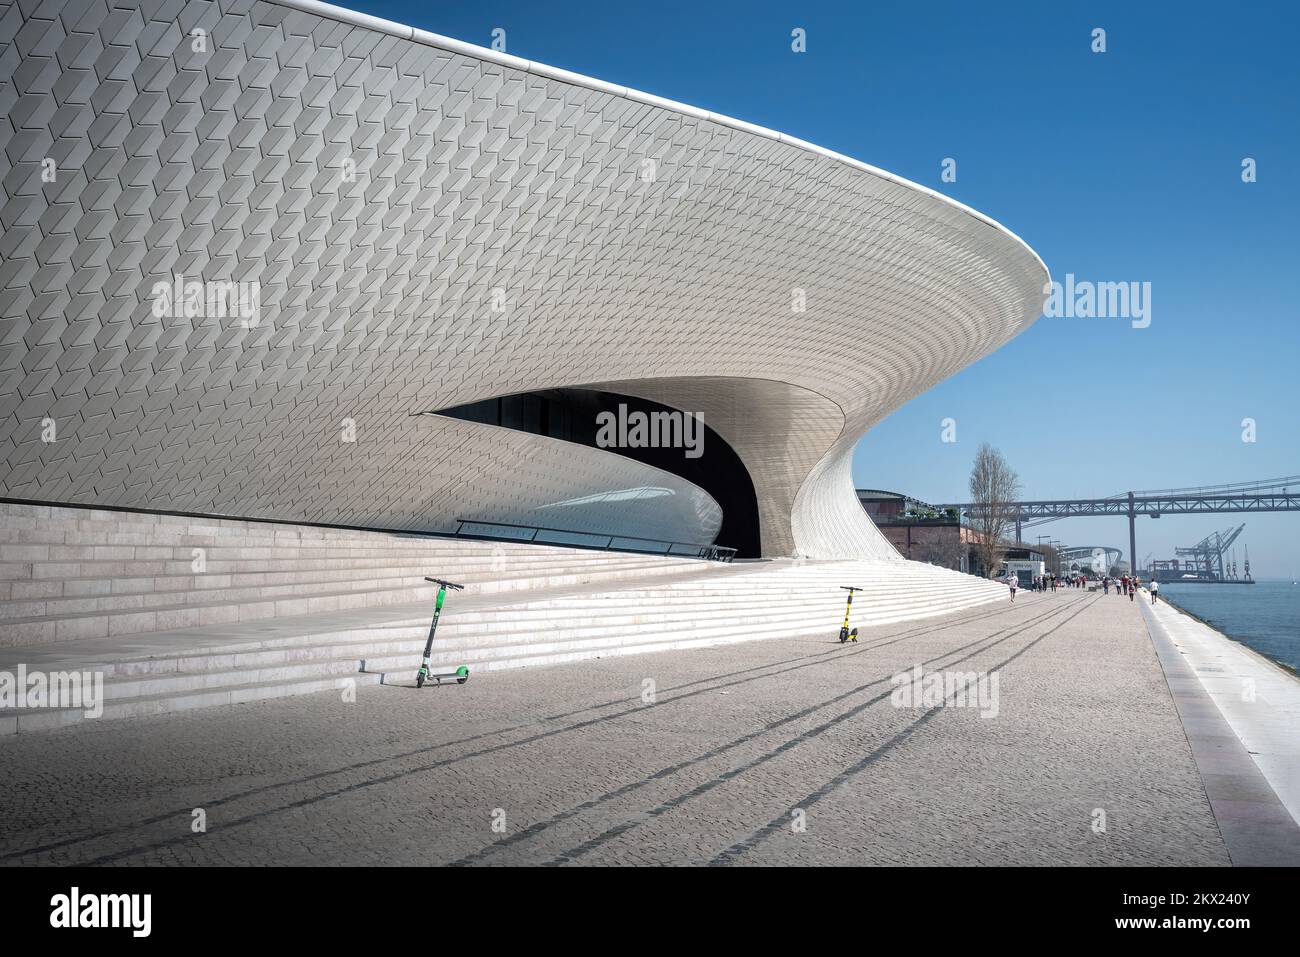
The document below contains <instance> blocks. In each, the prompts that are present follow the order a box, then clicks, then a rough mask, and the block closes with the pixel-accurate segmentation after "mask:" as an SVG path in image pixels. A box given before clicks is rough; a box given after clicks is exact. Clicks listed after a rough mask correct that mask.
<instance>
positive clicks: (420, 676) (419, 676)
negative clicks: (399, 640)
mask: <svg viewBox="0 0 1300 957" xmlns="http://www.w3.org/2000/svg"><path fill="white" fill-rule="evenodd" d="M425 581H427V582H434V583H436V584H437V586H438V603H437V604H436V605H435V606H434V608H433V622H432V624H430V625H429V640H428V641H426V642H425V643H424V658H423V659H421V661H420V670H419V671H417V672H416V673H415V686H416V687H417V688H423V687H424V682H425V681H426V680H428V679H429V678H432V679H433V680H434V681H436V682H437V683H438V684H442V683H443V682H444V681H451V680H452V679H455V681H456V684H458V685H463V684H464V683H465V682H466V681H469V669H468V668H466V667H465V666H464V665H461V666H460V667H459V668H457V669H456V670H455V671H444V672H432V671H430V670H429V655H431V654H433V633H434V632H435V631H437V630H438V618H439V616H440V615H442V603H443V602H444V601H445V600H446V598H447V589H448V588H454V589H456V591H463V590H464V589H465V586H464V585H457V584H456V583H455V582H449V581H444V580H443V579H441V578H426V579H425Z"/></svg>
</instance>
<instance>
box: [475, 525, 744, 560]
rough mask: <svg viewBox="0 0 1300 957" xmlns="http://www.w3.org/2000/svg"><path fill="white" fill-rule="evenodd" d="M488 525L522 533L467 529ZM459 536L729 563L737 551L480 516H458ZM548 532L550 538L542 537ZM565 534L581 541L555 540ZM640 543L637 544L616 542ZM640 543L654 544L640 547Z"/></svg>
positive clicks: (722, 547)
mask: <svg viewBox="0 0 1300 957" xmlns="http://www.w3.org/2000/svg"><path fill="white" fill-rule="evenodd" d="M478 526H485V527H487V528H489V529H509V530H511V531H513V532H518V533H519V534H503V533H502V532H500V531H489V532H473V531H466V528H467V527H469V528H471V529H472V528H474V527H478ZM453 534H454V535H455V536H456V537H457V538H478V539H484V540H488V541H503V542H529V543H532V544H537V545H562V546H565V547H567V548H591V549H595V550H596V551H602V552H639V553H642V554H649V555H665V556H673V557H676V558H702V559H705V560H707V561H711V562H729V561H731V560H732V559H733V558H735V557H736V550H735V549H734V548H728V547H726V546H725V545H697V544H691V543H687V542H669V541H663V540H662V539H655V538H640V537H638V536H636V535H607V534H605V533H604V532H577V531H574V530H573V529H571V528H548V527H547V526H545V525H517V524H513V523H511V522H488V521H483V520H481V519H477V518H458V519H456V531H455V532H454V533H453ZM542 535H546V536H547V537H545V538H543V537H539V536H542ZM556 535H561V536H566V537H568V538H574V539H578V541H555V540H554V539H553V537H552V536H556ZM615 543H637V544H615ZM639 545H645V546H652V547H638V546H639Z"/></svg>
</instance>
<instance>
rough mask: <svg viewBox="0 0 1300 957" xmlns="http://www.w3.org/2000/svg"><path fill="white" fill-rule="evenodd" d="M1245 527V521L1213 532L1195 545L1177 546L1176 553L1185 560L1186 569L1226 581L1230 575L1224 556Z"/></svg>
mask: <svg viewBox="0 0 1300 957" xmlns="http://www.w3.org/2000/svg"><path fill="white" fill-rule="evenodd" d="M1245 527H1246V525H1245V523H1242V524H1241V525H1238V526H1237V527H1236V528H1229V529H1226V530H1225V531H1222V532H1211V533H1210V534H1209V535H1206V536H1205V537H1204V538H1203V539H1201V540H1200V541H1199V542H1197V543H1196V544H1195V545H1191V546H1189V547H1187V548H1175V549H1174V554H1175V555H1177V556H1178V557H1179V558H1181V559H1183V560H1184V561H1183V567H1184V568H1185V569H1188V570H1190V571H1193V572H1195V573H1196V574H1198V575H1204V576H1205V577H1206V578H1218V580H1219V581H1224V580H1226V579H1227V577H1228V576H1227V575H1225V574H1224V567H1223V556H1224V554H1225V553H1226V552H1227V551H1228V549H1229V548H1231V547H1232V543H1233V542H1235V541H1236V540H1237V537H1238V536H1239V535H1240V534H1241V532H1242V529H1244V528H1245Z"/></svg>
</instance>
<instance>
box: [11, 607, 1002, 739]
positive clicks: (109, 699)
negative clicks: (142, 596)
mask: <svg viewBox="0 0 1300 957" xmlns="http://www.w3.org/2000/svg"><path fill="white" fill-rule="evenodd" d="M982 603H984V602H974V601H969V600H968V601H965V602H952V603H946V604H945V605H943V606H938V605H936V606H934V607H933V608H932V609H931V614H934V615H938V614H943V613H945V612H947V611H952V610H957V609H958V608H961V607H971V606H972V605H974V604H982ZM915 618H916V616H915V614H911V613H903V614H901V616H900V617H899V619H898V620H914V619H915ZM811 633H813V632H812V631H810V629H809V625H808V623H807V622H806V620H805V618H804V616H803V615H802V614H801V613H800V612H798V611H795V612H791V613H790V614H788V615H786V616H783V617H782V618H780V619H773V618H771V617H769V616H758V615H756V616H753V617H752V618H751V619H748V620H746V619H741V620H734V621H729V622H726V623H722V624H716V625H711V626H707V627H699V626H698V624H694V623H692V624H691V625H690V626H689V627H682V628H677V629H664V628H659V629H654V628H647V629H643V630H636V631H633V632H631V633H623V634H603V635H600V636H589V637H582V636H578V635H567V636H565V635H563V633H562V631H559V630H557V631H556V632H555V633H554V634H552V635H550V636H549V638H548V640H544V641H543V640H537V639H536V637H534V638H533V639H532V640H527V641H519V642H515V643H511V644H506V645H487V646H482V647H478V648H474V649H466V650H464V651H463V652H461V653H457V652H451V651H439V652H438V653H437V654H436V655H435V656H434V657H433V658H432V659H431V664H432V666H433V668H434V670H453V669H454V668H455V667H457V666H459V665H462V664H464V665H468V667H469V668H470V673H471V675H474V674H480V675H481V674H482V673H485V672H487V673H490V672H492V671H496V670H500V669H503V668H520V667H539V666H548V665H558V664H564V663H568V662H574V661H580V660H586V659H591V658H600V657H608V656H614V655H630V654H643V653H649V652H655V651H668V650H680V649H686V648H696V647H705V646H708V645H718V644H730V643H738V642H744V641H755V640H763V639H772V638H778V637H802V636H806V635H808V634H811ZM408 644H409V645H411V646H412V648H411V650H407V648H406V647H405V646H406V645H408ZM402 645H403V648H402V650H400V651H398V652H394V651H393V649H391V648H383V647H377V648H375V649H372V653H370V654H368V655H367V656H365V657H357V656H356V655H351V654H348V655H333V656H325V657H308V658H305V659H304V660H301V661H296V662H295V661H291V660H290V661H285V662H283V663H280V664H276V665H271V666H267V665H263V664H247V663H246V664H244V665H243V666H242V667H241V666H240V665H239V664H237V663H235V662H237V659H238V656H231V660H232V664H234V666H233V667H229V668H227V669H225V670H221V669H217V668H213V669H208V670H198V671H177V672H176V673H173V674H147V675H143V676H135V677H114V678H109V679H107V680H106V681H105V685H104V691H105V700H104V704H103V715H102V717H103V718H119V717H132V716H140V715H151V714H163V713H167V712H170V711H180V710H187V709H190V708H198V707H211V706H215V705H221V704H237V703H241V702H246V701H254V700H260V699H265V698H273V697H283V696H288V695H296V694H309V693H316V692H321V691H335V692H339V691H341V689H343V688H344V687H346V686H347V683H348V682H349V681H352V682H355V683H356V684H357V685H362V684H374V683H386V684H410V683H412V682H413V680H414V672H415V669H416V668H417V667H418V665H419V652H420V650H421V649H422V647H423V646H422V643H421V642H418V641H411V642H409V643H408V642H403V643H402ZM321 650H322V651H324V650H326V649H321ZM178 663H179V662H178ZM82 718H83V713H82V712H81V711H78V710H75V709H28V710H21V711H16V712H10V713H7V714H4V715H0V733H15V732H20V731H35V730H45V729H50V728H56V727H63V726H66V725H68V724H71V723H74V722H76V721H78V720H81V719H82Z"/></svg>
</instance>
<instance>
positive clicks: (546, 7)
mask: <svg viewBox="0 0 1300 957" xmlns="http://www.w3.org/2000/svg"><path fill="white" fill-rule="evenodd" d="M348 5H349V6H351V7H352V8H353V9H358V10H363V11H365V12H367V13H372V14H375V15H377V16H382V17H387V18H389V19H392V20H397V21H399V22H402V23H407V24H411V25H413V26H418V27H422V28H424V29H428V30H431V31H433V32H435V33H441V34H445V35H447V36H452V37H457V38H459V39H462V40H466V41H469V42H472V43H478V44H481V45H484V46H487V45H489V44H490V42H491V38H492V30H493V28H495V27H501V28H503V29H504V30H505V31H506V42H507V52H509V53H513V54H515V55H517V56H521V57H525V58H528V59H536V60H542V61H545V62H547V63H550V64H553V65H555V66H559V67H563V68H566V69H570V70H574V71H577V72H579V73H585V74H588V75H591V76H596V77H600V78H602V79H606V80H610V81H612V82H616V83H620V84H624V85H626V86H632V87H636V88H638V89H642V90H645V91H647V92H650V93H656V94H658V95H661V96H666V97H670V98H672V99H677V100H682V101H685V102H688V103H693V104H695V105H698V106H701V107H705V108H707V109H712V110H716V111H718V112H722V113H728V114H731V115H733V116H736V117H739V118H741V119H744V120H748V121H750V122H753V123H758V124H760V125H763V126H768V127H772V128H774V129H778V130H782V131H784V132H788V133H791V134H792V135H795V136H799V137H802V138H804V139H807V140H811V141H812V142H815V143H819V144H821V145H823V146H826V147H829V148H831V149H835V150H838V151H840V152H843V153H846V154H848V155H851V156H855V157H857V158H859V159H862V160H864V161H866V162H868V163H872V164H875V165H877V166H881V167H883V168H885V169H888V170H891V171H893V172H896V173H898V174H900V175H902V176H906V177H908V178H909V179H912V180H915V181H916V182H918V183H922V184H924V185H927V186H930V187H932V188H934V189H937V190H939V191H940V192H944V193H947V194H948V195H951V196H953V197H955V198H957V199H959V200H961V201H962V202H964V203H967V204H969V205H971V206H973V207H975V208H976V209H979V210H981V211H983V212H985V213H987V214H988V215H990V216H992V217H993V218H994V219H997V220H998V221H1000V222H1002V223H1003V224H1004V225H1006V226H1007V227H1008V228H1010V229H1011V230H1013V231H1014V232H1016V233H1017V234H1019V235H1020V236H1021V237H1022V238H1024V239H1025V240H1026V241H1027V242H1028V243H1029V244H1030V245H1031V246H1033V247H1034V249H1035V250H1037V252H1038V253H1039V255H1041V256H1042V257H1043V259H1044V261H1045V262H1046V263H1047V265H1048V268H1049V269H1050V270H1051V271H1052V275H1053V277H1054V278H1056V279H1058V280H1061V279H1064V277H1065V274H1066V273H1073V274H1074V275H1075V276H1076V277H1078V278H1080V279H1089V280H1093V281H1115V282H1118V281H1139V282H1150V283H1151V290H1152V293H1151V325H1150V327H1149V328H1146V329H1134V328H1132V327H1131V325H1130V323H1129V322H1128V321H1127V320H1122V319H1066V318H1056V319H1051V318H1045V319H1041V320H1039V322H1038V323H1037V324H1036V325H1034V326H1033V327H1032V328H1031V329H1030V330H1029V331H1028V332H1026V333H1025V334H1023V335H1022V336H1020V337H1019V338H1018V339H1016V340H1015V341H1013V342H1012V343H1010V344H1009V345H1007V346H1006V347H1005V348H1003V349H1001V350H999V351H998V352H997V353H995V354H994V355H992V356H990V357H988V358H987V359H984V360H983V361H981V362H979V363H977V364H976V365H974V366H972V367H971V368H969V369H967V370H965V371H963V372H962V373H960V374H958V375H956V376H954V377H953V378H951V379H949V380H948V381H946V382H944V383H942V384H940V385H939V386H937V387H935V388H934V389H931V390H930V391H929V392H927V393H926V394H925V395H923V396H920V397H918V398H917V399H915V400H913V401H912V402H910V403H908V404H907V405H906V406H904V407H903V408H902V409H900V410H899V411H897V412H895V413H894V414H893V415H891V416H890V417H889V418H888V419H886V420H885V421H884V422H882V423H881V424H880V425H879V426H878V427H877V428H875V429H874V430H872V431H871V432H870V433H869V434H868V435H867V436H866V438H864V439H863V441H862V442H861V443H860V445H859V446H858V449H857V453H856V456H855V462H854V477H855V480H856V481H857V483H858V484H859V485H862V486H870V487H878V488H890V489H897V490H900V491H905V492H908V493H910V494H913V495H915V496H917V497H919V498H923V499H927V500H930V501H939V500H949V501H950V500H953V499H954V498H958V499H959V498H964V497H965V495H966V492H965V485H966V476H967V473H968V471H969V468H970V462H971V459H972V457H973V455H974V452H975V449H976V447H977V446H978V445H979V443H980V442H981V441H989V442H991V443H993V444H994V445H996V446H997V447H998V448H1000V449H1001V450H1002V451H1003V453H1004V454H1005V455H1006V456H1007V458H1008V459H1009V460H1010V462H1011V464H1012V465H1013V467H1015V468H1016V470H1017V471H1018V472H1019V473H1020V476H1021V479H1022V482H1023V485H1024V493H1025V495H1026V497H1032V498H1058V497H1068V496H1092V495H1098V496H1100V495H1109V494H1113V493H1116V492H1120V491H1125V490H1128V489H1130V488H1131V489H1145V488H1169V487H1181V486H1188V485H1198V484H1215V483H1221V482H1230V481H1243V480H1247V479H1256V478H1272V477H1276V476H1282V475H1290V474H1297V473H1300V422H1298V421H1297V411H1298V410H1297V401H1296V386H1295V381H1296V366H1297V359H1298V358H1300V323H1298V322H1297V320H1298V319H1300V315H1298V313H1300V309H1298V308H1297V304H1296V296H1295V293H1294V284H1295V281H1296V277H1297V274H1300V241H1298V240H1297V228H1298V225H1300V223H1298V221H1300V216H1297V213H1300V171H1298V170H1297V163H1296V159H1297V155H1300V69H1297V67H1296V63H1297V58H1296V56H1295V51H1294V42H1295V37H1296V35H1297V28H1300V4H1295V3H1282V2H1278V3H1274V4H1252V3H1236V4H1226V3H1225V4H1195V3H1191V4H1189V3H1178V4H1168V3H1165V4H1160V3H1132V2H1129V3H1069V2H1043V3H1001V4H999V3H987V4H974V3H970V2H967V0H948V2H934V3H925V4H918V3H914V2H897V3H870V2H855V3H824V4H809V3H793V2H786V3H763V2H747V3H708V4H705V3H654V4H630V3H610V2H601V3H567V4H566V3H554V4H552V3H535V2H531V3H521V2H492V0H475V2H463V3H460V2H441V3H438V4H430V3H415V2H410V0H351V2H350V3H349V4H348ZM795 27H802V28H804V29H805V30H806V31H807V37H808V51H807V53H804V54H794V53H792V52H791V50H790V31H791V30H792V29H793V28H795ZM1095 27H1102V28H1104V29H1105V30H1106V40H1107V51H1106V52H1105V53H1103V54H1096V53H1093V52H1092V51H1091V49H1090V45H1091V32H1092V30H1093V28H1095ZM945 157H952V158H953V159H955V160H956V161H957V181H956V182H955V183H943V182H941V181H940V172H941V166H940V164H941V162H942V160H943V159H944V158H945ZM1244 157H1252V158H1254V159H1255V160H1256V162H1257V164H1258V181H1257V182H1255V183H1252V184H1245V183H1243V182H1242V180H1241V162H1242V159H1243V158H1244ZM1097 404H1099V405H1100V406H1101V407H1102V408H1104V410H1105V411H1104V412H1103V413H1102V414H1101V415H1094V414H1092V413H1091V411H1086V410H1090V409H1091V407H1093V406H1094V405H1097ZM1011 409H1015V412H1014V413H1012V412H1011V411H1010V410H1011ZM945 417H952V418H954V419H956V420H957V438H958V441H957V442H956V443H954V444H944V443H942V442H941V441H940V421H941V420H942V419H944V418H945ZM1246 417H1250V418H1253V419H1254V420H1255V421H1256V423H1257V430H1258V432H1257V441H1256V442H1254V443H1245V442H1243V441H1242V439H1241V432H1242V429H1241V421H1242V419H1243V418H1246ZM1233 519H1234V517H1233V516H1218V517H1216V516H1190V517H1180V518H1167V517H1166V518H1162V519H1160V520H1159V522H1154V521H1152V520H1150V519H1144V520H1142V522H1141V524H1139V526H1138V555H1139V557H1143V556H1145V555H1146V554H1147V553H1148V552H1154V553H1155V556H1156V557H1157V558H1159V557H1168V555H1169V554H1172V548H1173V546H1174V545H1175V544H1191V543H1192V542H1194V541H1196V540H1197V539H1199V538H1201V537H1202V536H1204V535H1205V534H1207V533H1209V532H1211V531H1212V530H1214V528H1215V527H1226V526H1227V525H1229V524H1230V522H1231V523H1232V524H1235V523H1236V522H1240V521H1245V522H1246V523H1247V527H1246V532H1245V534H1244V535H1243V538H1242V539H1241V540H1242V541H1244V542H1245V543H1246V544H1247V545H1248V546H1249V548H1250V553H1251V560H1252V565H1253V566H1254V568H1255V570H1256V573H1257V575H1259V576H1261V577H1268V576H1276V577H1281V576H1287V575H1291V574H1293V573H1295V572H1296V571H1300V557H1295V555H1296V547H1295V540H1296V538H1297V535H1298V534H1300V515H1297V514H1286V515H1246V516H1241V517H1239V518H1235V521H1233ZM1037 531H1040V532H1050V533H1051V534H1052V536H1053V537H1056V538H1058V539H1061V540H1063V541H1066V542H1070V543H1077V544H1115V545H1119V546H1122V547H1124V548H1125V549H1126V550H1127V524H1126V522H1124V521H1122V520H1112V519H1089V520H1073V521H1066V522H1057V523H1054V524H1051V525H1048V526H1045V527H1044V528H1042V529H1039V530H1037Z"/></svg>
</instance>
